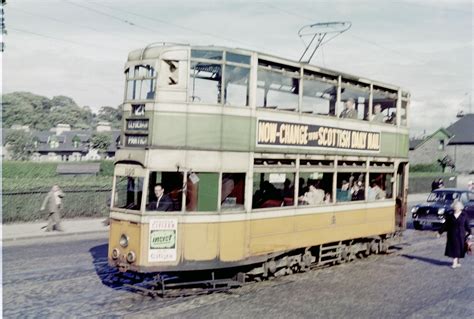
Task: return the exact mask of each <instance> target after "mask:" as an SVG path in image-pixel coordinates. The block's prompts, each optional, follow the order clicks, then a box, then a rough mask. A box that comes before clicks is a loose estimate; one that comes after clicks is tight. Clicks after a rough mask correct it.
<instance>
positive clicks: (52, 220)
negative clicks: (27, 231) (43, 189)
mask: <svg viewBox="0 0 474 319" xmlns="http://www.w3.org/2000/svg"><path fill="white" fill-rule="evenodd" d="M63 197H64V193H63V192H62V190H61V189H60V188H59V186H58V185H54V186H53V187H52V188H51V190H50V191H49V193H48V195H46V198H45V199H44V201H43V204H42V205H41V210H42V211H43V210H45V209H48V212H49V215H48V226H46V231H48V232H49V231H52V230H57V231H62V229H61V225H60V222H61V208H62V198H63Z"/></svg>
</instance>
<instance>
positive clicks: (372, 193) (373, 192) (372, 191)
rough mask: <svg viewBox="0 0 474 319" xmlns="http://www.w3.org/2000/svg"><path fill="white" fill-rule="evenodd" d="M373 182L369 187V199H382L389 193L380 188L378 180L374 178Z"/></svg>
mask: <svg viewBox="0 0 474 319" xmlns="http://www.w3.org/2000/svg"><path fill="white" fill-rule="evenodd" d="M371 184H372V187H370V188H369V195H368V196H369V200H381V199H385V198H386V197H387V194H386V193H385V191H384V190H383V189H382V188H380V186H379V184H378V183H377V181H375V180H373V181H372V183H371Z"/></svg>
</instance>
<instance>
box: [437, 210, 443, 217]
mask: <svg viewBox="0 0 474 319" xmlns="http://www.w3.org/2000/svg"><path fill="white" fill-rule="evenodd" d="M444 212H445V209H444V208H440V209H438V217H441V216H442V215H444Z"/></svg>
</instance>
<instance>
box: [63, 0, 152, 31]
mask: <svg viewBox="0 0 474 319" xmlns="http://www.w3.org/2000/svg"><path fill="white" fill-rule="evenodd" d="M64 2H66V3H68V4H70V5H73V6H76V7H79V8H82V9H84V10H89V11H92V12H95V13H97V14H100V15H103V16H106V17H109V18H110V19H114V20H117V21H120V22H122V23H125V24H127V25H129V26H132V27H135V28H138V29H142V30H146V31H149V32H153V33H157V32H159V31H158V30H154V29H150V28H147V27H144V26H142V25H140V24H137V23H136V22H132V21H129V20H127V19H123V18H120V17H117V16H114V15H112V14H109V13H107V12H103V11H100V10H97V9H94V8H92V7H89V6H85V5H81V4H78V3H75V2H72V1H69V0H64Z"/></svg>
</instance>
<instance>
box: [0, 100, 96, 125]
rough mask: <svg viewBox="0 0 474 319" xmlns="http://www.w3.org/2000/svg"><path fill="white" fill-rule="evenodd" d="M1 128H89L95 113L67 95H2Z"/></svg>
mask: <svg viewBox="0 0 474 319" xmlns="http://www.w3.org/2000/svg"><path fill="white" fill-rule="evenodd" d="M2 106H3V127H11V126H12V125H14V124H18V125H28V126H29V127H30V128H31V129H35V130H48V129H50V128H52V127H55V126H56V125H57V124H60V123H61V124H69V125H71V126H72V127H73V128H92V127H93V125H94V120H95V119H94V114H93V113H92V112H91V110H90V108H88V107H80V106H78V105H77V104H76V102H74V100H73V99H71V98H70V97H67V96H55V97H53V98H52V99H49V98H47V97H44V96H40V95H35V94H32V93H29V92H13V93H8V94H4V95H3V101H2Z"/></svg>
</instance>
